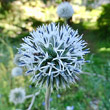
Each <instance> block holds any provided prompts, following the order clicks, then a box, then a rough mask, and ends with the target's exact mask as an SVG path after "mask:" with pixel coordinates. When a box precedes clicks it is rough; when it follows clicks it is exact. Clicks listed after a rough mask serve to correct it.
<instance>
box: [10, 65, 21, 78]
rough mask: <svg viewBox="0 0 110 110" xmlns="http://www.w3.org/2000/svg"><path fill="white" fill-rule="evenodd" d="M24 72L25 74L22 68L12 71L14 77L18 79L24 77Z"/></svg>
mask: <svg viewBox="0 0 110 110" xmlns="http://www.w3.org/2000/svg"><path fill="white" fill-rule="evenodd" d="M22 72H23V70H22V68H21V67H15V68H13V69H12V72H11V74H12V76H13V77H16V76H20V75H22Z"/></svg>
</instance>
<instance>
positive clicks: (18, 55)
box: [13, 54, 21, 66]
mask: <svg viewBox="0 0 110 110" xmlns="http://www.w3.org/2000/svg"><path fill="white" fill-rule="evenodd" d="M20 57H21V54H16V55H15V57H14V60H13V62H14V64H16V65H17V66H18V65H19V64H21V62H20V60H19V58H20Z"/></svg>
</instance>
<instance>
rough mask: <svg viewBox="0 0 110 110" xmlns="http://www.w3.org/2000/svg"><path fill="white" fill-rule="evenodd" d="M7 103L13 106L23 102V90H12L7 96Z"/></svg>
mask: <svg viewBox="0 0 110 110" xmlns="http://www.w3.org/2000/svg"><path fill="white" fill-rule="evenodd" d="M9 101H10V102H13V103H14V104H15V105H16V104H19V103H23V102H24V101H25V90H24V89H23V88H15V89H12V90H11V92H10V95H9Z"/></svg>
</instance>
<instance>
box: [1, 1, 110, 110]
mask: <svg viewBox="0 0 110 110" xmlns="http://www.w3.org/2000/svg"><path fill="white" fill-rule="evenodd" d="M62 1H65V0H0V110H18V108H19V110H26V108H28V106H29V104H30V102H31V99H29V100H26V101H25V103H23V104H18V105H14V104H13V103H10V102H9V93H10V90H11V89H13V88H16V87H24V88H25V90H26V94H32V93H33V92H35V91H37V89H38V88H35V87H34V85H32V84H31V82H30V81H29V79H30V77H29V76H24V75H22V76H18V77H15V78H13V77H12V76H11V71H12V69H13V68H14V67H15V66H16V65H15V64H14V63H13V58H14V56H15V54H16V53H17V48H19V47H20V43H21V42H22V38H23V37H25V36H27V35H29V32H30V31H32V30H33V29H36V28H37V27H38V26H40V25H42V24H49V23H50V22H56V23H60V24H61V25H62V24H63V23H64V20H63V19H59V17H58V15H57V13H56V9H57V6H58V4H60V3H61V2H62ZM67 1H69V2H70V3H71V5H72V7H73V9H74V14H73V16H72V19H71V20H69V21H68V22H69V24H70V26H71V27H72V28H73V29H75V30H76V29H78V30H79V34H80V35H81V34H82V33H83V34H84V36H83V39H85V40H86V41H87V42H88V47H89V48H90V51H91V53H90V54H89V55H87V56H86V57H87V58H86V59H89V60H90V63H89V64H86V65H84V66H83V71H84V72H85V74H82V75H80V76H79V78H80V79H79V81H78V82H77V84H75V85H72V86H71V88H67V89H66V90H63V89H61V90H59V91H56V92H53V93H52V96H51V100H50V101H51V110H66V107H67V106H72V107H73V108H72V109H71V110H73V109H74V110H110V0H67ZM44 93H45V90H42V91H41V93H40V95H38V96H37V97H36V100H35V103H34V105H33V107H32V110H44V106H45V105H44Z"/></svg>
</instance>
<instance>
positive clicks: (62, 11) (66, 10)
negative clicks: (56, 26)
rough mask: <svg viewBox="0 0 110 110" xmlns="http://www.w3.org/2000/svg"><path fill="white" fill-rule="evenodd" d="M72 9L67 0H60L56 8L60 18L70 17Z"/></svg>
mask: <svg viewBox="0 0 110 110" xmlns="http://www.w3.org/2000/svg"><path fill="white" fill-rule="evenodd" d="M73 13H74V11H73V8H72V6H71V5H70V3H69V2H62V3H61V4H60V5H59V6H58V8H57V14H58V15H59V17H61V18H66V19H69V18H70V17H72V15H73Z"/></svg>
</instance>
